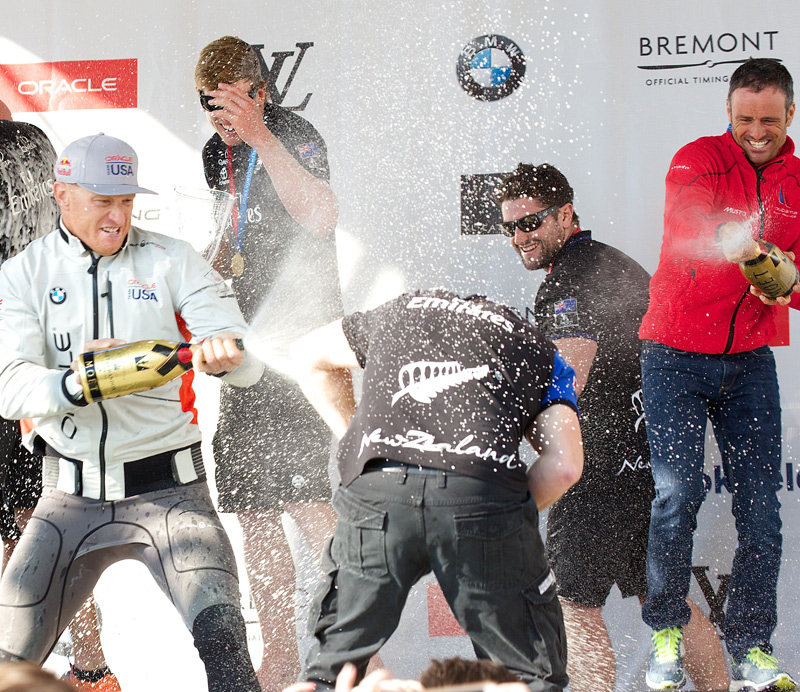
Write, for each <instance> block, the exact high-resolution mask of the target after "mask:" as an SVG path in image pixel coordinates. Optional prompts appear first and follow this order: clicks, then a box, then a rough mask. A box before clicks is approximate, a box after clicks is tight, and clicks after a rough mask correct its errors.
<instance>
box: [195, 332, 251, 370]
mask: <svg viewBox="0 0 800 692" xmlns="http://www.w3.org/2000/svg"><path fill="white" fill-rule="evenodd" d="M243 336H244V335H243V334H240V333H238V332H220V333H219V334H217V335H215V336H213V337H211V338H209V339H205V340H204V341H203V342H201V344H200V348H198V349H197V350H196V351H195V353H194V355H193V356H192V365H193V366H194V369H195V370H197V371H198V372H204V373H206V374H207V375H219V374H220V373H227V372H231V370H233V369H234V368H238V367H239V366H240V365H241V364H242V363H243V362H244V352H243V351H242V350H241V349H240V348H239V346H238V345H237V343H236V339H241V338H242V337H243Z"/></svg>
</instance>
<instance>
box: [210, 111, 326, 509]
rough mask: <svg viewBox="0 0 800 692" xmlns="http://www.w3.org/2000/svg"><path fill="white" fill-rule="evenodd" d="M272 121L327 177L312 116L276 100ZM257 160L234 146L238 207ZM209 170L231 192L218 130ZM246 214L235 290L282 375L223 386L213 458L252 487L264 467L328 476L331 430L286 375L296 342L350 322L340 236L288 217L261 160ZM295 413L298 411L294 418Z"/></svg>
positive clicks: (268, 120) (289, 145)
mask: <svg viewBox="0 0 800 692" xmlns="http://www.w3.org/2000/svg"><path fill="white" fill-rule="evenodd" d="M264 122H265V124H266V125H267V127H268V128H269V130H270V132H272V133H273V134H274V135H275V136H276V137H277V138H278V140H280V142H281V143H282V144H283V145H284V147H286V149H287V150H288V151H289V152H290V153H291V154H292V156H293V157H294V158H295V160H297V161H298V162H299V163H300V164H301V165H302V166H303V167H304V168H305V169H306V170H308V171H310V172H311V173H312V174H313V175H314V176H316V177H317V178H321V179H323V180H328V179H329V177H330V171H329V167H328V156H327V147H326V146H325V142H324V140H323V139H322V137H321V136H320V134H319V133H318V132H317V131H316V129H314V127H313V126H312V125H311V124H310V123H309V122H308V121H307V120H305V119H303V118H301V117H300V116H299V115H296V114H295V113H293V112H292V111H289V110H286V109H284V108H281V107H280V106H275V105H273V104H269V103H268V104H266V105H265V107H264ZM250 154H251V148H250V146H249V145H247V144H240V145H237V146H235V147H232V148H231V158H232V167H233V177H234V192H235V196H236V201H235V205H236V208H237V209H238V208H239V205H240V202H241V195H242V190H243V188H244V184H245V179H246V177H247V170H248V165H249V161H250ZM203 167H204V170H205V174H206V180H207V182H208V184H209V186H210V187H212V188H215V189H218V190H224V191H226V192H229V191H230V189H229V175H228V147H227V146H226V145H225V144H224V143H223V142H222V140H221V138H220V137H219V135H218V134H214V136H213V137H211V139H210V140H209V141H208V142H207V143H206V145H205V147H204V148H203ZM246 216H247V222H246V225H245V226H244V235H243V236H241V238H242V246H241V249H240V252H241V254H242V256H243V258H244V272H243V273H242V275H241V276H234V277H233V278H232V285H233V289H234V291H235V293H236V299H237V301H238V303H239V306H240V308H241V310H242V314H243V315H244V317H245V319H246V320H247V321H248V323H249V324H250V329H251V334H250V336H251V337H252V339H253V341H254V342H255V343H256V345H257V348H256V350H257V351H258V355H259V356H260V357H262V358H266V359H267V361H268V365H271V366H275V367H276V368H277V369H273V368H269V367H268V368H266V369H265V371H264V375H263V376H262V378H261V380H260V381H259V382H258V383H257V384H256V385H254V386H252V387H248V388H246V389H236V388H232V387H230V386H228V385H226V384H225V383H223V384H222V393H221V403H220V422H219V426H218V431H217V432H218V434H217V436H216V437H215V438H214V441H215V455H216V456H217V458H218V464H220V463H222V464H235V465H236V466H237V468H238V470H239V473H238V474H237V482H238V483H241V484H242V485H245V486H247V485H252V483H251V481H250V480H249V479H250V474H252V473H255V472H262V473H263V468H262V467H263V465H264V464H269V465H271V466H274V465H279V466H286V465H287V464H288V463H289V461H290V460H293V461H297V460H301V461H303V462H305V463H307V464H308V465H309V469H312V468H313V469H321V470H322V472H323V473H324V472H325V469H326V466H327V461H328V457H329V453H330V440H331V435H330V430H328V428H327V426H326V425H325V423H324V422H323V421H322V420H321V419H320V417H319V416H318V415H317V414H316V412H315V411H314V410H313V408H312V407H311V406H310V405H309V404H308V402H307V401H306V398H305V396H304V395H303V393H302V392H301V391H300V389H299V388H298V387H297V386H296V385H295V384H294V383H291V384H290V383H289V382H288V381H287V379H286V377H285V376H283V375H281V374H280V369H281V367H282V366H284V365H285V364H286V363H287V362H288V347H289V345H290V344H291V343H292V342H293V341H294V340H295V339H297V338H299V337H301V336H303V335H304V334H306V333H307V332H309V331H311V330H312V329H314V328H316V327H319V326H322V325H323V324H327V323H328V322H331V321H333V320H335V319H338V318H339V317H341V316H342V295H341V287H340V285H339V270H338V265H337V258H336V241H335V238H334V234H333V233H332V234H330V235H329V236H327V237H325V238H316V237H314V236H313V235H312V234H311V233H310V232H309V231H308V230H306V229H304V228H302V227H301V226H300V224H298V223H297V222H296V221H295V220H294V219H293V218H292V217H291V216H290V215H289V213H288V212H287V211H286V208H285V207H284V206H283V203H282V202H281V200H280V198H279V197H278V193H277V192H276V190H275V187H274V186H273V184H272V181H271V179H270V177H269V175H268V173H267V171H266V169H265V168H264V165H263V163H262V162H261V160H260V158H259V159H258V160H257V162H256V165H255V168H254V170H253V177H252V181H251V183H250V189H249V193H248V203H247V212H246ZM239 223H240V227H241V223H242V221H241V220H240V221H239ZM278 399H280V400H278ZM287 410H290V411H292V412H293V414H292V415H291V416H289V417H288V418H287V417H286V415H285V412H286V411H287ZM218 443H219V445H222V447H219V446H218ZM217 452H218V453H217ZM222 490H226V489H225V488H221V491H222ZM232 492H234V494H235V492H236V489H234V490H233V491H232Z"/></svg>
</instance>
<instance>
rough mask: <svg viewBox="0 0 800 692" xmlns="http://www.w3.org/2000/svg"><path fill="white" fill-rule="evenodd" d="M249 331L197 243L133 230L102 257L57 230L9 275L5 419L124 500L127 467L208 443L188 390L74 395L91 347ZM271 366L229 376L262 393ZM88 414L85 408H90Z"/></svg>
mask: <svg viewBox="0 0 800 692" xmlns="http://www.w3.org/2000/svg"><path fill="white" fill-rule="evenodd" d="M176 315H180V317H181V318H182V319H183V320H184V321H185V323H186V327H187V328H188V330H189V331H190V332H191V334H192V336H193V339H194V340H201V339H204V338H207V337H210V336H213V335H214V334H216V333H218V332H221V331H224V330H233V331H237V332H245V331H246V330H247V325H246V323H245V321H244V318H243V317H242V315H241V312H240V311H239V308H238V306H237V304H236V298H235V296H234V294H233V292H232V291H231V290H230V288H229V287H228V286H227V285H226V284H225V283H224V281H223V280H222V279H221V277H220V276H219V275H218V274H217V273H216V272H215V271H214V270H213V269H212V268H211V267H210V266H209V265H208V263H207V262H206V261H205V260H204V259H203V258H202V257H200V255H198V254H197V253H196V252H195V251H194V250H193V249H192V248H191V247H190V246H189V245H188V244H187V243H185V242H184V241H181V240H176V239H174V238H170V237H168V236H164V235H161V234H157V233H152V232H149V231H143V230H141V229H137V228H134V227H132V228H131V229H130V232H129V234H128V237H127V239H126V242H125V244H124V246H123V247H122V248H121V249H120V251H119V252H117V253H116V254H114V255H111V256H108V257H99V256H97V255H94V254H93V253H92V252H90V251H89V250H88V249H87V248H86V246H85V245H84V244H83V243H82V242H81V241H80V240H79V239H78V238H76V237H75V236H73V235H72V234H70V233H68V232H67V231H65V230H63V229H56V230H55V231H53V232H52V233H50V234H49V235H47V236H44V237H43V238H39V239H37V240H35V241H33V242H32V243H31V244H30V245H29V246H28V247H27V248H26V249H25V251H24V252H22V253H20V254H19V255H17V256H16V257H14V258H12V259H10V260H8V261H6V262H5V263H4V264H3V265H2V268H0V415H2V416H3V417H5V418H11V419H19V418H31V419H33V423H34V426H35V434H36V435H38V436H40V437H41V438H42V439H43V440H44V441H45V442H47V443H48V444H49V445H50V446H51V447H53V448H54V449H55V450H57V451H58V453H59V455H60V456H62V457H64V458H65V459H70V460H76V461H79V462H82V463H81V466H82V472H83V484H84V487H86V488H88V489H91V491H92V495H91V496H93V497H98V498H102V499H109V500H110V499H116V498H118V497H122V496H124V481H123V469H122V465H123V464H124V463H125V462H128V461H133V460H136V459H141V458H144V457H148V456H151V455H154V454H158V453H161V452H165V451H169V450H174V449H179V448H183V447H187V446H189V445H191V444H193V443H195V442H198V441H199V440H200V431H199V429H198V426H197V425H196V424H195V423H193V418H194V415H193V411H192V409H191V405H187V403H186V397H185V396H184V394H185V393H186V392H185V391H182V389H181V388H182V379H183V378H178V379H176V380H173V381H171V382H169V383H167V384H165V385H163V386H161V387H158V388H156V389H153V390H150V391H146V392H142V393H140V394H132V395H128V396H123V397H119V398H116V399H109V400H106V401H100V402H96V403H90V404H85V403H83V402H77V401H76V399H75V398H74V397H73V396H71V395H70V391H69V390H68V389H67V385H66V378H67V377H72V376H73V373H72V372H71V371H70V370H69V365H70V363H71V362H72V361H73V360H74V359H75V358H76V357H77V356H78V354H80V353H81V351H82V350H83V346H84V344H85V343H86V342H87V341H89V340H90V339H99V338H107V337H114V338H118V339H123V340H125V341H128V342H131V341H138V340H146V339H166V340H170V341H185V338H184V337H183V336H182V335H181V332H180V330H179V326H178V322H177V320H176ZM262 368H263V366H262V365H261V364H260V363H259V362H258V361H257V360H255V359H254V358H253V357H252V356H251V355H249V354H248V353H245V363H244V364H243V365H242V366H240V367H239V368H236V370H234V371H233V372H232V373H230V374H229V375H226V376H225V380H226V381H227V382H229V383H230V384H232V385H234V386H248V385H250V384H253V383H254V382H255V381H257V380H258V378H259V377H260V375H261V372H262ZM81 403H83V405H81Z"/></svg>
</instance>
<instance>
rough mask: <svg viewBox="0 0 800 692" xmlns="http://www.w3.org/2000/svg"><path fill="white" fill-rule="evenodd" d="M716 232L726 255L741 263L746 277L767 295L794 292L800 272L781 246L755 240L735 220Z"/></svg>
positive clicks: (772, 295) (782, 294)
mask: <svg viewBox="0 0 800 692" xmlns="http://www.w3.org/2000/svg"><path fill="white" fill-rule="evenodd" d="M717 233H718V236H719V238H720V241H721V244H722V252H723V254H724V255H725V258H726V259H727V260H729V261H730V262H736V263H738V264H739V269H741V271H742V274H743V275H744V278H745V279H747V280H748V281H749V282H750V283H751V284H752V285H753V286H755V287H756V288H758V289H760V290H761V291H762V292H763V293H764V295H766V296H767V297H769V298H773V299H774V298H780V297H782V296H788V295H790V294H791V293H792V287H793V286H794V285H795V284H796V283H797V282H798V278H800V273H798V270H797V267H796V266H795V264H794V262H792V261H791V260H790V259H789V258H788V257H787V256H786V255H785V254H784V253H783V252H782V251H781V249H780V248H779V247H777V246H776V245H774V244H773V243H770V242H769V241H767V240H753V238H752V236H751V235H750V234H749V233H748V232H747V231H746V229H745V228H744V227H743V226H741V225H739V224H738V223H735V222H729V223H725V224H722V225H721V226H720V227H719V229H717Z"/></svg>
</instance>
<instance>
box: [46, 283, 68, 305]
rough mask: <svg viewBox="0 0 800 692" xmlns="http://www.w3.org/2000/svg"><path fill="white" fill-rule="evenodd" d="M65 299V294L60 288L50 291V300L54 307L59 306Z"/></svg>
mask: <svg viewBox="0 0 800 692" xmlns="http://www.w3.org/2000/svg"><path fill="white" fill-rule="evenodd" d="M66 299H67V292H66V291H65V290H64V289H63V288H61V287H60V286H56V287H55V288H53V289H51V290H50V300H51V301H53V302H54V303H55V304H56V305H61V303H63V302H64V301H65V300H66Z"/></svg>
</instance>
